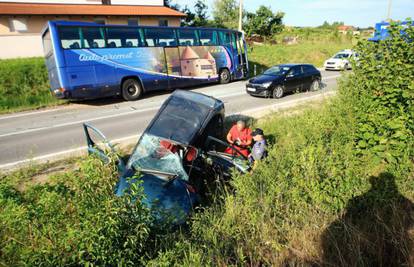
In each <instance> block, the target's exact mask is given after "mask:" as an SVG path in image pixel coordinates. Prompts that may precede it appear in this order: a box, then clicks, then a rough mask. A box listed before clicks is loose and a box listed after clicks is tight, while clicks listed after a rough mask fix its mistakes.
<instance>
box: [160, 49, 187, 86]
mask: <svg viewBox="0 0 414 267" xmlns="http://www.w3.org/2000/svg"><path fill="white" fill-rule="evenodd" d="M164 55H165V62H166V66H167V74H168V88H171V89H173V88H178V87H180V86H183V81H182V76H181V63H180V50H179V48H178V46H175V47H165V48H164Z"/></svg>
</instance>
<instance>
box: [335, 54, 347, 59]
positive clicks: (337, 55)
mask: <svg viewBox="0 0 414 267" xmlns="http://www.w3.org/2000/svg"><path fill="white" fill-rule="evenodd" d="M350 55H351V54H336V55H335V56H334V57H333V58H349V56H350Z"/></svg>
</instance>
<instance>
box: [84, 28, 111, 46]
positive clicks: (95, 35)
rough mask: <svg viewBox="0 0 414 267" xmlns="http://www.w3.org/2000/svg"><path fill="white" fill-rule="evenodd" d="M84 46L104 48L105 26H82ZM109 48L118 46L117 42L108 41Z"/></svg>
mask: <svg viewBox="0 0 414 267" xmlns="http://www.w3.org/2000/svg"><path fill="white" fill-rule="evenodd" d="M82 33H83V35H82V37H83V40H82V41H83V42H82V48H104V47H105V37H104V36H105V35H104V28H101V27H84V28H82ZM107 47H108V48H113V47H116V44H115V42H111V43H108V45H107Z"/></svg>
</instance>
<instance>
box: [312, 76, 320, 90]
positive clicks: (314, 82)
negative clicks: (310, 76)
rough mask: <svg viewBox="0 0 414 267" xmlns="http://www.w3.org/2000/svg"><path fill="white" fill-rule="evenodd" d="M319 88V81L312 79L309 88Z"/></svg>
mask: <svg viewBox="0 0 414 267" xmlns="http://www.w3.org/2000/svg"><path fill="white" fill-rule="evenodd" d="M319 89H321V82H320V81H319V80H318V79H315V80H313V82H312V84H311V86H310V90H311V91H318V90H319Z"/></svg>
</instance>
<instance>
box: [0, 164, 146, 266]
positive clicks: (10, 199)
mask: <svg viewBox="0 0 414 267" xmlns="http://www.w3.org/2000/svg"><path fill="white" fill-rule="evenodd" d="M111 166H112V165H108V166H106V165H103V164H102V163H101V161H100V160H98V159H94V158H93V159H89V160H87V161H85V162H83V163H82V166H81V167H80V169H79V170H78V171H70V172H68V173H65V174H59V175H56V176H54V177H51V178H50V181H49V183H47V184H40V185H34V186H29V187H28V188H27V189H25V190H24V191H19V190H17V189H16V187H15V186H12V183H11V182H10V181H9V182H7V181H2V182H1V183H0V244H1V245H0V265H5V266H16V265H29V266H64V265H89V266H91V265H98V266H115V265H119V266H126V265H134V263H135V264H137V263H139V262H140V261H141V257H143V255H144V252H145V249H146V240H147V239H148V238H149V232H150V231H149V227H150V226H151V217H150V215H149V212H148V211H147V210H146V208H144V207H143V206H142V205H141V204H140V200H141V199H142V197H143V193H142V188H141V187H139V186H136V187H133V188H132V191H131V193H130V194H127V195H125V197H116V196H115V194H114V185H115V183H116V182H117V180H118V177H117V171H116V170H115V168H112V167H111ZM135 200H136V201H137V202H136V203H135Z"/></svg>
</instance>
